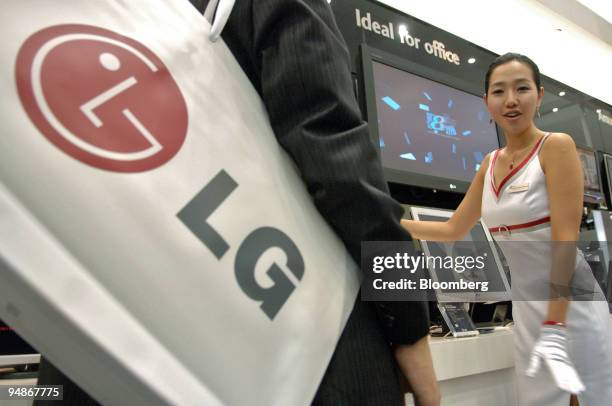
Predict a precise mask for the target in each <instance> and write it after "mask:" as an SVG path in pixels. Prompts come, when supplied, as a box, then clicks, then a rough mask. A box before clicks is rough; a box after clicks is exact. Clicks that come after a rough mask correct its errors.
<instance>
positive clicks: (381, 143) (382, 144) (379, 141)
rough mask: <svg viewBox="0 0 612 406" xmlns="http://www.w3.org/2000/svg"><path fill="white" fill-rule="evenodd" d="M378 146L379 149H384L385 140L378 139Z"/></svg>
mask: <svg viewBox="0 0 612 406" xmlns="http://www.w3.org/2000/svg"><path fill="white" fill-rule="evenodd" d="M378 145H380V147H381V148H384V147H385V140H384V139H383V137H380V138H379V139H378Z"/></svg>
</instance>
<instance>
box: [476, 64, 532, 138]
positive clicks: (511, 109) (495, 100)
mask: <svg viewBox="0 0 612 406" xmlns="http://www.w3.org/2000/svg"><path fill="white" fill-rule="evenodd" d="M489 83H490V84H489V89H488V91H487V94H485V96H484V99H485V103H486V105H487V109H488V110H489V113H490V114H491V117H492V118H493V119H494V120H495V122H496V123H497V124H498V125H499V126H500V127H502V128H503V129H504V132H505V133H506V134H520V133H523V132H524V131H526V130H527V129H529V128H530V127H531V126H532V125H533V117H534V115H535V113H536V111H537V108H538V106H539V105H540V102H541V101H542V96H543V95H544V89H543V88H540V89H538V88H537V85H536V83H535V80H534V73H533V71H532V70H531V68H530V67H529V65H527V64H525V63H523V62H519V61H515V60H513V61H509V62H506V63H504V64H502V65H499V66H498V67H496V68H495V69H494V70H493V72H492V73H491V77H490V81H489Z"/></svg>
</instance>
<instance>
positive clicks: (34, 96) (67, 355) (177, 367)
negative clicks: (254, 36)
mask: <svg viewBox="0 0 612 406" xmlns="http://www.w3.org/2000/svg"><path fill="white" fill-rule="evenodd" d="M0 22H1V24H0V32H1V33H2V34H3V35H2V38H3V41H2V42H1V45H0V47H1V49H2V52H1V53H0V89H1V94H2V96H3V97H2V99H1V101H0V105H1V109H0V118H1V121H0V122H1V123H2V132H1V134H0V272H1V273H0V318H2V319H4V320H5V321H7V322H8V323H9V324H11V325H12V326H13V327H14V328H15V329H16V330H17V331H18V332H19V333H20V334H21V335H22V336H23V337H24V338H26V339H27V340H28V341H29V342H30V343H31V344H33V345H34V346H35V347H36V348H37V349H39V350H40V351H41V353H43V354H44V355H45V356H47V357H48V358H49V359H50V360H51V361H52V362H53V363H55V364H57V366H58V367H60V369H62V370H63V371H65V372H66V373H67V374H68V375H69V376H70V377H71V378H73V379H74V380H75V381H76V382H77V383H78V384H79V385H80V386H82V387H83V388H84V389H85V390H86V391H87V392H89V393H90V394H91V395H92V396H93V397H95V398H96V399H97V400H98V401H100V402H102V403H103V404H105V405H154V404H174V405H214V404H227V405H279V406H280V405H282V406H285V405H305V404H309V403H310V401H311V400H312V398H313V396H314V393H315V391H316V388H317V387H318V385H319V382H320V380H321V378H322V376H323V373H324V371H325V368H326V366H327V364H328V362H329V359H330V357H331V354H332V352H333V349H334V347H335V345H336V342H337V339H338V337H339V335H340V333H341V331H342V329H343V326H344V323H345V322H346V319H347V317H348V314H349V312H350V310H351V307H352V304H353V301H354V299H355V296H356V292H357V289H358V276H357V271H356V268H355V266H354V264H353V263H352V262H351V260H350V258H349V257H348V255H347V254H346V252H345V250H344V248H343V246H342V245H341V243H340V241H339V240H338V239H337V238H336V237H335V236H334V235H333V233H332V232H331V230H330V229H329V227H328V226H327V225H326V223H325V222H324V221H323V220H322V219H321V217H320V216H319V215H318V213H317V212H316V210H315V208H314V207H313V205H312V204H311V201H310V199H309V196H308V194H307V192H306V191H305V188H304V186H303V185H302V183H301V181H300V178H299V176H298V174H297V172H296V170H295V169H294V168H293V166H292V163H291V161H290V160H289V159H288V158H287V156H286V155H285V154H284V152H283V151H282V150H281V149H280V147H279V146H278V144H277V142H276V140H275V137H274V135H273V134H272V131H271V128H270V126H269V123H268V122H267V118H266V115H265V110H264V108H263V105H262V103H261V101H260V100H259V98H258V95H257V93H256V92H255V91H254V89H253V88H252V86H251V84H250V82H248V80H247V78H246V76H245V75H244V74H243V72H242V71H241V70H240V67H239V66H238V64H237V63H236V62H235V60H234V59H233V57H232V55H231V53H230V52H229V50H228V49H227V48H226V46H225V45H224V44H223V43H222V42H216V43H211V42H210V41H209V40H208V34H209V31H210V25H209V24H208V23H207V22H206V21H205V20H204V18H203V17H202V16H201V15H199V14H198V13H197V11H196V10H195V9H193V8H192V7H191V5H190V4H189V3H188V2H186V1H172V2H170V1H162V0H158V1H152V0H148V1H129V2H127V1H120V0H106V1H102V0H100V1H88V2H74V1H70V0H55V1H52V2H43V1H34V0H32V1H20V2H9V3H7V4H4V5H3V11H2V15H1V16H0ZM222 24H223V21H221V23H217V26H216V29H217V31H218V30H219V28H220V27H221V26H222Z"/></svg>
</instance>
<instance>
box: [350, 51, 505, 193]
mask: <svg viewBox="0 0 612 406" xmlns="http://www.w3.org/2000/svg"><path fill="white" fill-rule="evenodd" d="M361 62H362V63H361V65H362V81H363V89H364V95H365V107H366V117H367V121H368V129H369V132H370V137H371V138H372V140H373V142H374V143H375V144H376V145H377V146H378V145H379V131H378V125H377V123H378V111H377V109H376V94H375V88H374V73H373V69H372V62H378V63H382V64H385V65H387V66H391V67H393V68H395V69H399V70H402V71H404V72H407V73H410V74H413V75H416V76H420V77H422V78H423V79H427V80H431V81H433V82H436V83H439V84H442V85H445V86H448V87H450V88H452V89H456V90H459V91H462V92H464V93H467V94H470V95H473V96H476V97H483V95H484V93H478V89H476V87H475V86H474V84H471V83H468V82H467V81H463V80H461V79H460V78H457V77H453V76H451V75H447V74H445V73H442V72H437V71H434V70H432V69H430V68H426V67H424V66H422V65H419V64H418V63H416V62H412V61H409V60H407V59H404V58H400V57H398V56H396V55H393V54H390V53H388V52H385V51H382V50H379V49H376V48H373V47H371V46H369V45H367V44H361ZM483 103H484V101H483ZM495 132H496V136H497V145H498V147H500V146H501V138H500V136H501V132H500V131H499V128H498V126H497V125H495ZM383 171H384V175H385V178H386V180H387V181H388V182H394V183H399V184H404V185H408V186H419V187H424V188H428V189H435V190H445V191H449V192H455V193H465V192H467V190H468V188H469V187H470V184H471V182H466V181H460V180H456V179H450V178H444V177H440V176H433V175H426V174H422V173H417V172H409V171H402V170H398V169H393V168H387V167H385V166H384V164H383Z"/></svg>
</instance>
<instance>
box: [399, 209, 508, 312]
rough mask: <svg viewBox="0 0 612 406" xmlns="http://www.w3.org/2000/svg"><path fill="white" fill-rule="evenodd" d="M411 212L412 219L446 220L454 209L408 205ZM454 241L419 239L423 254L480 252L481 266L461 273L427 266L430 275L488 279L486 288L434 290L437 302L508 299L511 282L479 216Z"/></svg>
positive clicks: (442, 279)
mask: <svg viewBox="0 0 612 406" xmlns="http://www.w3.org/2000/svg"><path fill="white" fill-rule="evenodd" d="M409 212H410V215H411V217H412V218H413V219H415V220H424V221H447V220H448V219H450V218H451V216H452V214H453V212H452V211H449V210H440V209H432V208H425V207H414V206H410V208H409ZM461 241H462V242H461V243H459V244H456V243H454V242H449V243H444V242H433V241H425V240H421V246H422V248H423V252H424V253H425V256H426V257H427V256H442V257H446V256H453V257H455V256H459V255H461V256H464V257H465V256H472V257H476V256H480V257H482V258H483V262H484V267H482V269H473V270H470V271H464V272H462V273H457V272H449V271H448V270H446V269H436V268H435V266H431V267H429V268H428V269H429V273H430V276H431V279H432V280H433V281H436V282H452V281H457V280H458V278H465V279H466V280H471V281H474V282H476V281H481V282H485V281H486V282H488V286H487V289H488V290H487V291H486V292H480V291H473V292H465V291H451V290H444V291H443V290H441V289H438V290H436V298H437V300H438V301H439V302H489V301H506V300H510V298H511V295H510V285H509V283H508V280H507V279H506V274H505V273H504V270H503V267H502V265H501V261H500V259H499V256H498V253H497V250H496V249H495V247H494V245H493V238H492V237H491V234H490V233H489V230H488V229H487V228H486V227H484V226H483V224H482V222H481V221H480V220H479V221H478V222H476V225H475V226H474V227H473V228H472V229H471V230H470V232H469V233H468V234H467V235H466V236H465V237H464V238H463V240H461Z"/></svg>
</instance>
